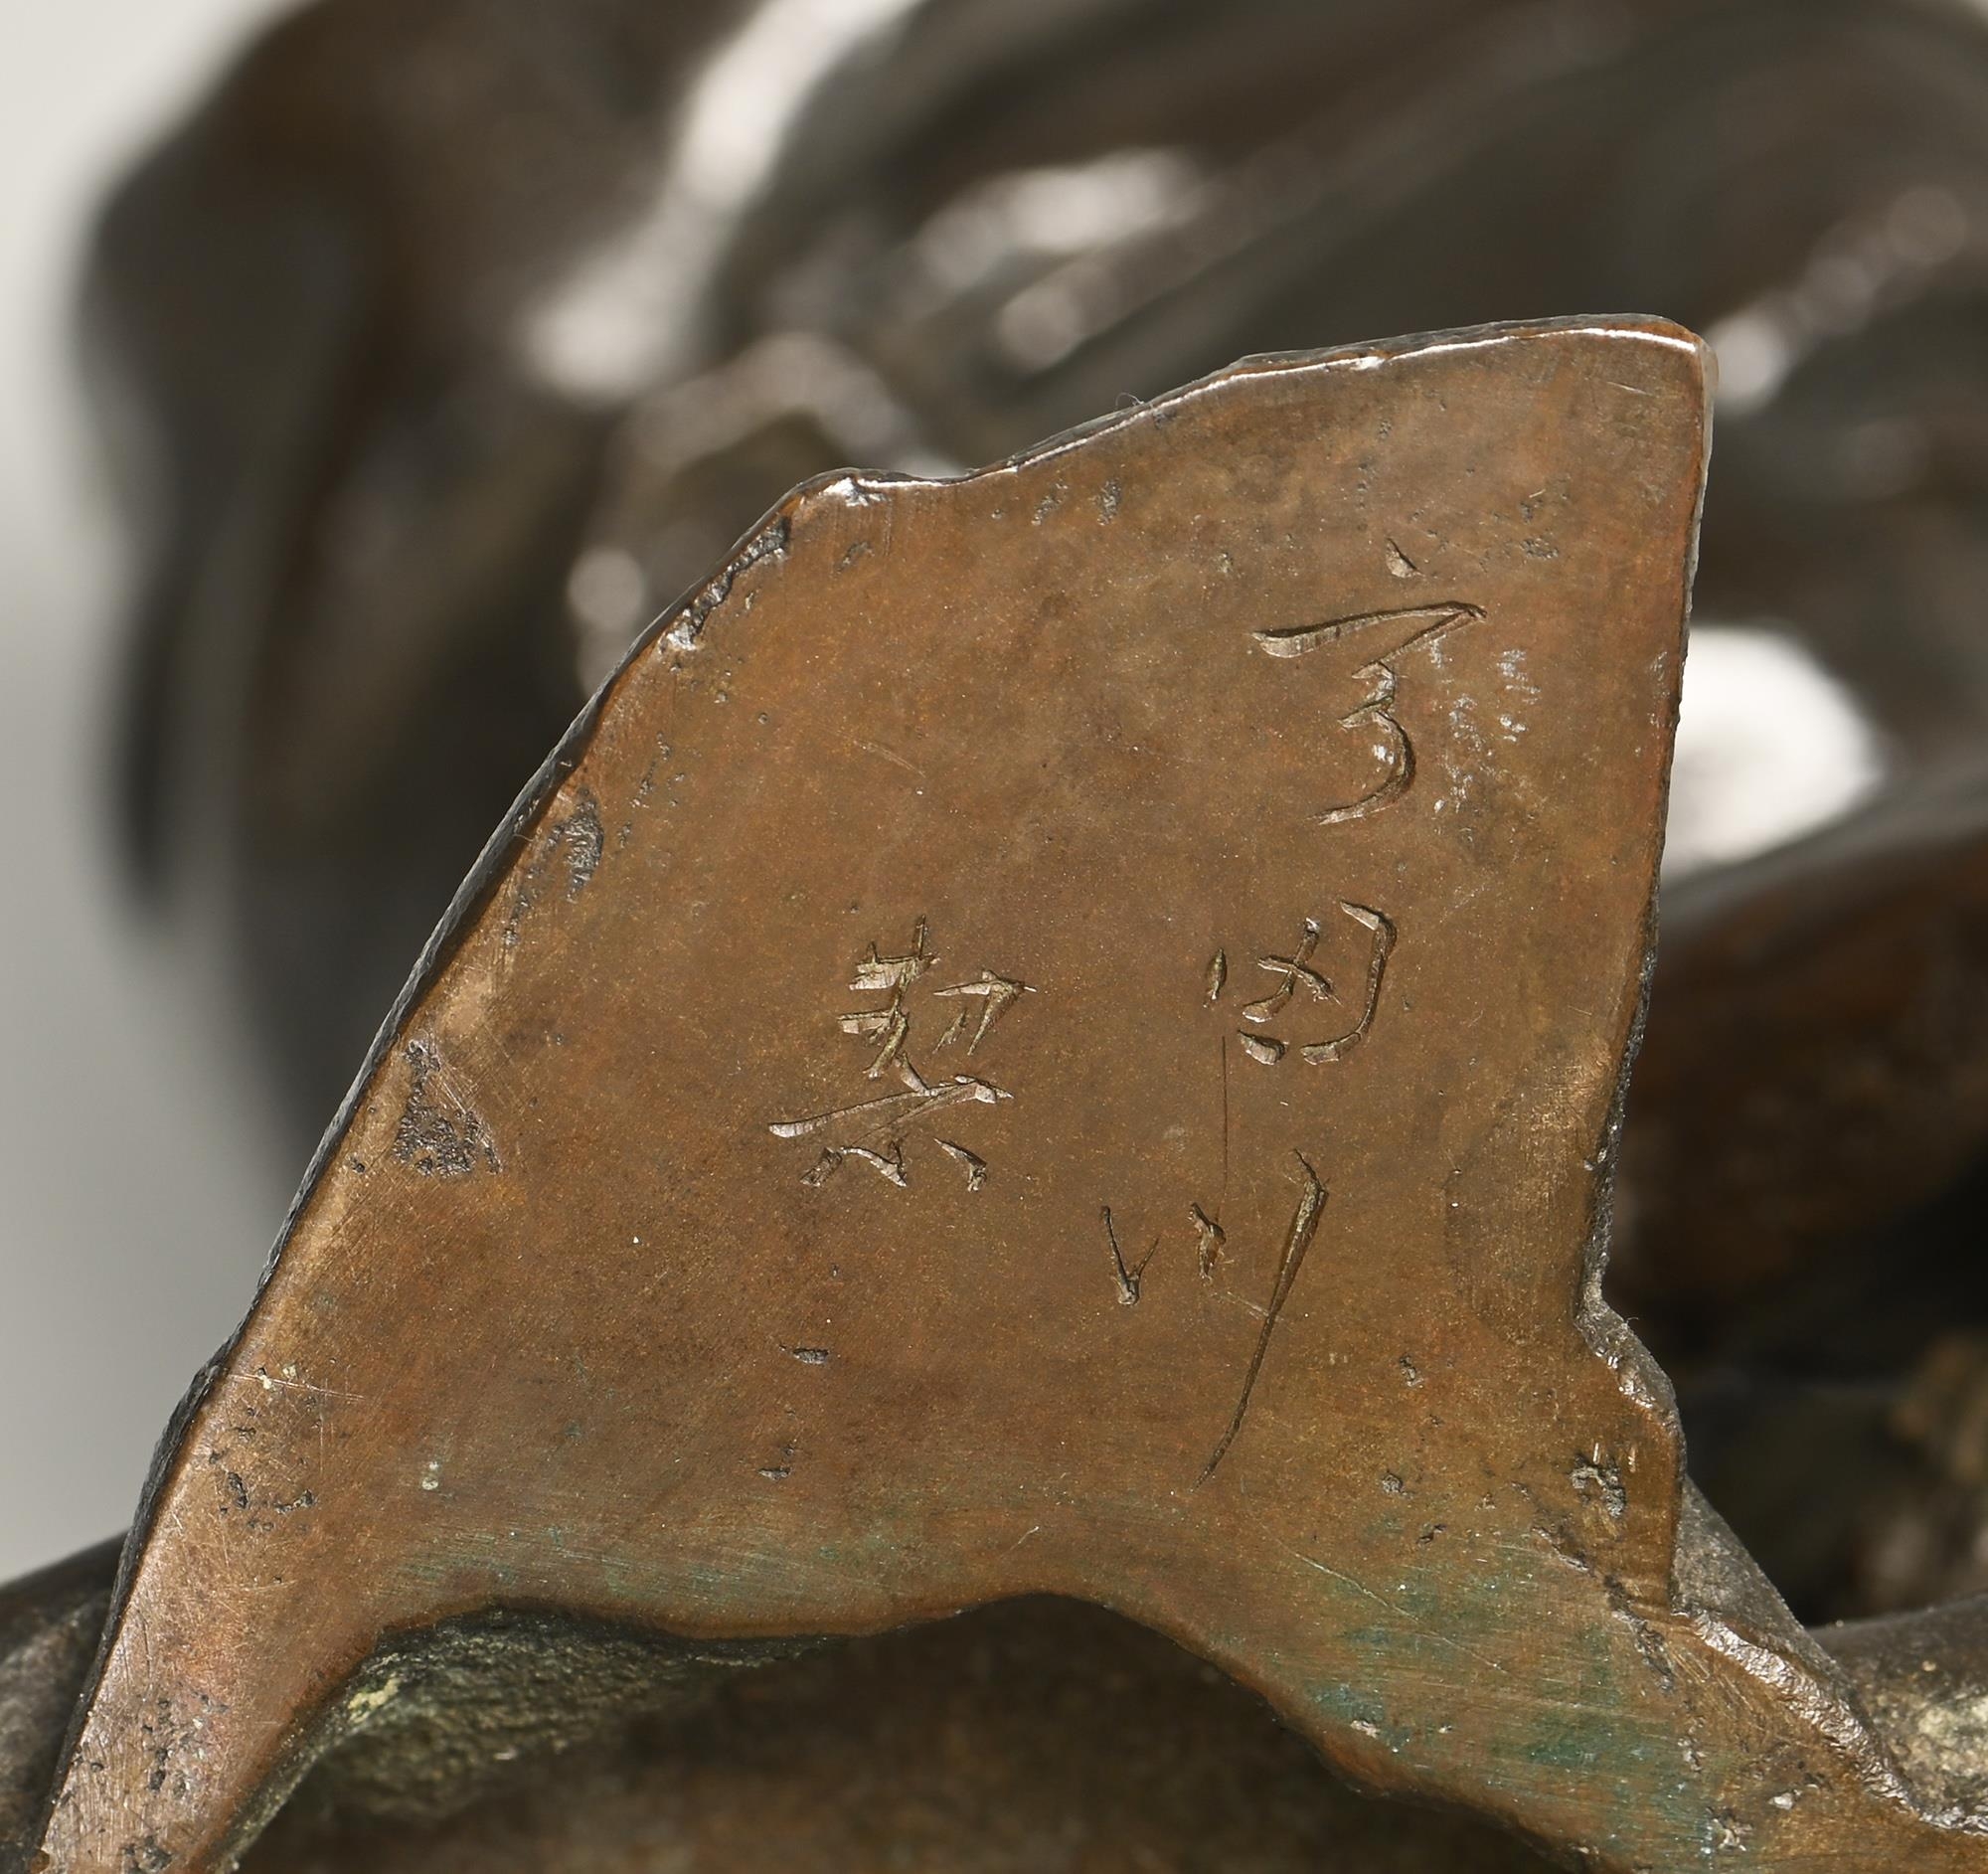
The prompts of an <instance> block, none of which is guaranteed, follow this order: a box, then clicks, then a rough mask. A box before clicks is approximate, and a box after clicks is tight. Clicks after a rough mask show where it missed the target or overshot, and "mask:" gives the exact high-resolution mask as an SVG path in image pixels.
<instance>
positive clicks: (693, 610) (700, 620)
mask: <svg viewBox="0 0 1988 1874" xmlns="http://www.w3.org/2000/svg"><path fill="white" fill-rule="evenodd" d="M789 531H790V530H789V528H788V525H787V520H786V516H785V515H782V516H780V518H779V519H777V520H775V521H773V522H772V523H771V524H770V525H768V526H767V527H765V528H763V529H762V530H761V531H760V532H759V533H757V534H755V535H754V536H753V537H752V539H750V540H748V541H747V542H746V543H745V546H743V547H741V548H740V550H739V551H738V552H737V553H736V554H735V555H733V557H732V558H731V559H730V560H729V561H727V562H726V564H725V565H724V566H723V567H721V568H720V569H719V571H718V573H717V575H716V576H715V577H714V578H712V579H711V580H710V581H708V582H707V583H706V584H705V585H704V586H703V587H701V588H700V589H699V590H698V592H697V593H696V594H695V595H694V596H692V598H691V600H690V602H689V603H688V604H687V605H685V606H684V608H683V615H682V616H681V617H679V618H678V619H677V621H676V623H674V624H673V625H671V626H670V628H669V629H668V630H667V631H665V632H664V633H663V636H662V643H663V644H666V645H668V646H669V647H670V648H671V649H673V650H680V651H687V650H695V649H696V648H697V641H698V639H699V638H701V637H702V636H703V635H704V627H705V625H706V623H707V622H708V621H709V619H710V617H711V614H712V613H713V612H714V611H716V610H717V609H718V607H719V606H720V605H722V604H724V602H725V601H726V600H727V599H728V598H730V597H731V596H732V589H733V587H734V586H735V585H736V584H738V581H739V576H740V575H741V574H742V573H744V572H745V570H746V569H747V568H748V567H752V566H756V565H757V564H758V563H759V562H760V561H761V560H769V559H773V558H775V557H777V556H778V555H780V554H783V553H785V552H786V550H787V539H788V534H789ZM658 648H659V649H660V648H661V646H660V645H659V646H658Z"/></svg>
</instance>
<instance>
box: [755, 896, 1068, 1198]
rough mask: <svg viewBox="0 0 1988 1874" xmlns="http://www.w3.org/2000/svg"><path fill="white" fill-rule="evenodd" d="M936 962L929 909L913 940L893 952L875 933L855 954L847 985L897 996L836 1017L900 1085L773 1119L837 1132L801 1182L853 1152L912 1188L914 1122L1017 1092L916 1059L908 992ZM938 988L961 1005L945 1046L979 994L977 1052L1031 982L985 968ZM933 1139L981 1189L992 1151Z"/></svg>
mask: <svg viewBox="0 0 1988 1874" xmlns="http://www.w3.org/2000/svg"><path fill="white" fill-rule="evenodd" d="M937 961H938V957H937V955H936V953H935V952H934V951H933V949H932V947H931V939H930V932H929V929H928V927H927V925H926V921H925V920H924V919H922V918H920V919H919V920H918V921H917V923H916V925H915V926H914V927H913V929H912V933H911V943H910V945H909V946H908V947H907V948H906V949H904V950H902V951H899V952H895V953H892V954H886V953H885V952H884V950H883V949H882V947H881V946H880V945H879V944H877V943H876V942H874V941H873V942H872V943H871V945H870V947H869V950H868V952H867V953H866V954H865V955H864V956H863V957H861V958H860V959H859V960H858V962H857V964H856V967H855V971H854V974H853V975H852V977H851V979H850V983H849V986H850V988H851V989H852V990H855V991H858V992H861V993H864V994H868V995H888V996H889V998H890V1000H889V1001H888V1002H886V1003H884V1004H883V1005H882V1006H880V1007H874V1008H865V1009H857V1010H855V1011H853V1012H852V1013H850V1014H846V1015H842V1016H838V1017H837V1018H836V1026H837V1027H838V1028H839V1029H840V1030H841V1031H842V1033H844V1034H845V1035H850V1036H853V1037H854V1038H856V1039H858V1040H860V1041H863V1042H866V1043H870V1044H873V1045H874V1050H875V1051H874V1053H873V1054H872V1056H871V1059H870V1064H869V1066H868V1067H867V1068H866V1069H865V1070H864V1074H865V1078H866V1079H868V1080H872V1081H878V1080H884V1079H886V1078H887V1077H895V1078H896V1079H897V1080H898V1081H899V1082H900V1084H901V1086H902V1089H903V1091H901V1092H899V1093H891V1094H880V1095H878V1096H877V1097H875V1098H874V1099H869V1100H857V1101H851V1102H848V1103H846V1104H844V1105H841V1106H837V1107H830V1108H828V1109H827V1110H825V1111H821V1112H814V1113H808V1114H806V1115H804V1116H803V1117H800V1118H796V1119H776V1120H774V1121H772V1122H771V1123H770V1124H769V1125H768V1126H767V1128H766V1129H767V1130H768V1131H769V1132H771V1133H772V1135H773V1136H774V1137H775V1138H810V1137H814V1136H816V1135H818V1134H821V1133H829V1134H831V1135H832V1136H831V1137H830V1138H829V1139H828V1141H827V1142H825V1143H824V1145H823V1147H822V1151H821V1155H820V1156H819V1157H818V1158H817V1159H816V1160H815V1162H814V1164H813V1165H812V1166H810V1167H809V1169H808V1170H807V1171H805V1172H804V1173H803V1174H802V1177H801V1181H802V1183H804V1184H806V1185H808V1186H810V1187H811V1188H814V1189H819V1188H820V1187H821V1186H822V1185H824V1184H826V1183H827V1182H828V1181H829V1179H830V1178H832V1177H833V1176H834V1175H835V1173H836V1172H837V1171H838V1170H839V1169H840V1168H841V1167H842V1166H843V1164H845V1163H846V1162H847V1161H849V1160H850V1159H854V1160H855V1161H856V1162H857V1163H858V1164H863V1165H868V1166H869V1167H870V1169H871V1170H873V1171H875V1172H876V1173H877V1175H878V1176H879V1177H880V1178H882V1179H883V1180H884V1181H885V1183H887V1184H893V1185H896V1186H897V1187H898V1189H900V1190H907V1189H909V1188H910V1185H911V1179H910V1175H909V1173H908V1172H907V1169H906V1165H905V1135H906V1133H907V1132H908V1131H909V1130H910V1129H911V1127H912V1126H914V1125H916V1124H918V1123H919V1122H920V1121H922V1120H926V1119H929V1118H931V1117H933V1116H934V1115H936V1114H938V1113H940V1112H943V1111H945V1110H947V1109H948V1108H950V1107H958V1106H965V1105H980V1106H994V1105H997V1104H998V1103H1000V1102H1001V1101H1004V1100H1008V1099H1011V1098H1012V1097H1013V1096H1012V1095H1010V1094H1009V1093H1008V1092H1007V1091H1006V1090H1005V1089H1003V1088H1000V1087H997V1086H995V1085H994V1083H993V1082H992V1081H988V1080H983V1079H981V1078H979V1077H978V1076H977V1075H972V1074H955V1075H953V1076H952V1077H951V1078H950V1079H949V1080H948V1079H944V1078H940V1079H938V1080H935V1081H934V1080H927V1079H926V1078H925V1076H924V1075H923V1074H922V1073H920V1072H919V1071H918V1068H917V1066H916V1064H915V1063H914V1062H913V1061H912V1059H911V1054H910V1053H909V1048H910V1044H911V1029H912V1020H913V1016H912V1011H911V1004H910V1001H909V999H908V998H909V996H910V993H911V989H912V988H913V986H914V985H915V984H916V983H918V982H919V981H920V980H921V979H922V978H923V977H924V976H925V974H926V973H927V972H928V971H929V970H930V969H931V967H932V965H933V964H934V963H936V962H937ZM931 993H932V994H933V995H935V996H936V997H939V998H944V999H950V1000H955V1001H957V1002H959V1004H960V1008H959V1013H958V1015H957V1016H956V1017H955V1018H954V1020H953V1024H952V1026H951V1027H950V1028H949V1029H947V1030H946V1031H945V1033H944V1034H942V1035H941V1036H940V1037H939V1038H938V1041H937V1043H936V1044H935V1045H936V1046H938V1047H944V1046H946V1045H947V1044H948V1043H950V1042H951V1041H952V1040H954V1039H955V1038H956V1037H958V1036H959V1035H960V1034H962V1033H963V1032H964V1031H965V1029H966V1026H967V1020H968V1012H969V1010H970V1008H971V1006H972V1003H973V1002H974V1001H975V1000H977V1001H978V1002H979V1004H980V1017H979V1023H978V1026H977V1027H975V1028H974V1030H973V1032H972V1035H971V1037H970V1038H969V1039H968V1041H967V1043H966V1051H967V1053H968V1054H971V1053H973V1051H974V1050H975V1049H976V1048H978V1047H979V1045H980V1043H981V1042H982V1041H983V1040H985V1039H986V1037H987V1034H988V1032H989V1031H990V1030H991V1029H992V1028H993V1027H994V1025H995V1024H996V1023H997V1022H998V1021H999V1020H1000V1019H1001V1017H1002V1016H1003V1015H1004V1014H1006V1013H1007V1011H1008V1009H1009V1008H1010V1007H1011V1006H1012V1005H1013V1004H1014V1003H1016V1002H1017V1001H1019V1000H1020V999H1021V998H1022V997H1023V996H1024V995H1030V994H1033V993H1034V991H1033V990H1032V989H1031V988H1030V986H1029V985H1028V984H1027V983H1025V982H1017V981H1014V980H1012V979H1011V978H1009V977H1006V976H1002V975H998V974H997V973H996V972H995V971H993V970H991V969H982V970H981V971H980V973H979V975H978V976H977V977H975V978H974V979H973V980H971V981H969V982H963V983H958V984H956V985H954V986H953V987H952V988H949V989H939V990H935V991H932V992H931ZM935 1142H936V1143H937V1144H938V1145H939V1147H940V1148H941V1149H942V1150H943V1151H944V1152H945V1153H946V1154H947V1155H948V1156H949V1157H951V1158H952V1159H954V1160H955V1162H957V1163H958V1164H960V1165H961V1166H962V1167H963V1168H964V1170H965V1172H966V1188H967V1189H968V1190H969V1191H977V1190H979V1189H980V1188H981V1187H982V1185H984V1184H985V1183H986V1181H987V1162H986V1160H985V1159H983V1158H981V1157H980V1156H979V1155H978V1154H977V1153H974V1152H972V1151H969V1150H968V1149H967V1148H966V1147H965V1146H963V1145H960V1144H958V1143H956V1142H955V1141H953V1140H950V1139H939V1140H937V1141H935Z"/></svg>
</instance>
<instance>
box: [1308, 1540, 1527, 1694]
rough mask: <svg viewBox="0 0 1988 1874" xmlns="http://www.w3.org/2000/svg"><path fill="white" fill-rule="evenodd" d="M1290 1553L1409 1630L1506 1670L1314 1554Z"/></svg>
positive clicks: (1494, 1668) (1487, 1665) (1491, 1667)
mask: <svg viewBox="0 0 1988 1874" xmlns="http://www.w3.org/2000/svg"><path fill="white" fill-rule="evenodd" d="M1291 1554H1292V1555H1293V1556H1295V1557H1296V1558H1297V1560H1299V1561H1300V1562H1302V1563H1303V1564H1304V1565H1305V1567H1307V1568H1315V1569H1317V1570H1318V1572H1319V1573H1320V1574H1321V1575H1326V1576H1330V1577H1331V1579H1332V1580H1334V1581H1336V1582H1338V1583H1339V1584H1340V1585H1341V1586H1342V1587H1345V1588H1351V1589H1352V1590H1353V1592H1354V1593H1355V1594H1356V1595H1364V1596H1365V1597H1366V1598H1367V1599H1368V1600H1369V1601H1371V1602H1373V1603H1374V1605H1375V1606H1376V1607H1377V1608H1386V1609H1387V1611H1388V1612H1389V1613H1390V1614H1392V1615H1393V1616H1394V1617H1395V1618H1396V1619H1398V1620H1400V1621H1401V1622H1402V1624H1403V1625H1404V1626H1406V1627H1408V1629H1409V1630H1410V1631H1411V1632H1416V1633H1420V1634H1421V1635H1422V1636H1423V1637H1424V1638H1425V1639H1432V1640H1435V1641H1437V1642H1438V1643H1439V1644H1441V1645H1444V1646H1448V1647H1452V1648H1453V1649H1454V1650H1455V1651H1457V1652H1460V1653H1461V1654H1462V1655H1463V1656H1464V1657H1465V1658H1466V1659H1474V1660H1475V1661H1476V1662H1477V1663H1478V1664H1479V1665H1480V1666H1483V1667H1485V1668H1487V1669H1488V1670H1489V1671H1492V1672H1503V1671H1504V1670H1505V1668H1504V1667H1503V1666H1501V1665H1500V1664H1499V1663H1498V1661H1497V1660H1495V1659H1493V1658H1492V1657H1491V1656H1490V1655H1489V1654H1488V1653H1481V1652H1478V1651H1476V1650H1475V1649H1474V1648H1473V1647H1470V1646H1466V1645H1465V1644H1464V1643H1463V1641H1462V1640H1460V1639H1456V1638H1453V1637H1452V1636H1451V1635H1450V1634H1448V1633H1445V1632H1443V1631H1441V1630H1440V1629H1439V1628H1437V1627H1433V1626H1424V1625H1423V1624H1422V1623H1421V1621H1419V1620H1417V1619H1416V1618H1414V1616H1413V1615H1411V1614H1409V1613H1408V1610H1407V1609H1406V1608H1400V1607H1397V1606H1396V1605H1395V1603H1394V1602H1392V1601H1390V1600H1389V1599H1388V1598H1387V1596H1385V1595H1377V1594H1376V1593H1375V1592H1374V1591H1373V1589H1371V1588H1369V1587H1368V1586H1367V1584H1366V1583H1365V1582H1362V1581H1356V1580H1355V1579H1354V1578H1353V1577H1352V1576H1351V1575H1347V1574H1343V1573H1342V1572H1341V1571H1340V1570H1338V1569H1336V1568H1328V1567H1327V1566H1326V1565H1325V1564H1324V1563H1323V1562H1320V1561H1317V1560H1315V1559H1314V1558H1313V1557H1311V1556H1309V1555H1306V1554H1304V1553H1303V1552H1302V1551H1301V1550H1298V1549H1293V1550H1292V1551H1291Z"/></svg>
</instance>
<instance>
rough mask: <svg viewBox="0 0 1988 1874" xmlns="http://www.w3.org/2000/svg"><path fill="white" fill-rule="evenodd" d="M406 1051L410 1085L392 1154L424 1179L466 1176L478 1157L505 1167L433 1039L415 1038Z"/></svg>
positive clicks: (497, 1168) (494, 1166) (492, 1165)
mask: <svg viewBox="0 0 1988 1874" xmlns="http://www.w3.org/2000/svg"><path fill="white" fill-rule="evenodd" d="M404 1052H405V1056H406V1059H407V1063H408V1068H409V1072H410V1074H411V1076H412V1084H411V1085H410V1087H409V1089H408V1100H407V1105H406V1106H405V1107H402V1109H401V1117H400V1120H399V1122H398V1123H397V1124H396V1126H395V1128H394V1156H395V1157H396V1158H398V1159H399V1160H400V1161H401V1162H402V1163H403V1164H405V1165H412V1166H413V1167H414V1170H416V1171H418V1172H419V1173H420V1174H421V1176H422V1177H424V1178H461V1177H467V1176H468V1175H469V1173H470V1172H472V1171H474V1170H475V1169H476V1165H477V1161H478V1160H479V1159H481V1160H482V1161H483V1163H484V1164H486V1165H488V1166H489V1168H490V1169H491V1170H492V1171H501V1170H503V1168H504V1167H503V1165H502V1164H501V1163H500V1162H499V1160H498V1157H497V1146H496V1143H495V1141H494V1140H493V1139H492V1138H491V1136H490V1133H489V1129H488V1128H487V1127H486V1126H485V1125H484V1123H483V1120H482V1119H481V1118H480V1117H479V1116H478V1115H477V1113H476V1112H475V1111H474V1110H473V1109H472V1108H471V1107H470V1105H469V1102H468V1101H467V1100H465V1099H464V1098H463V1097H462V1094H461V1093H460V1091H459V1090H458V1089H457V1087H456V1085H455V1082H454V1080H453V1079H452V1078H451V1076H450V1075H449V1074H448V1072H447V1071H446V1070H445V1069H444V1068H443V1066H442V1062H441V1056H440V1054H439V1053H438V1052H437V1051H436V1048H435V1045H434V1043H433V1042H431V1041H425V1040H417V1041H411V1042H409V1043H408V1045H407V1048H406V1050H405V1051H404Z"/></svg>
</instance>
